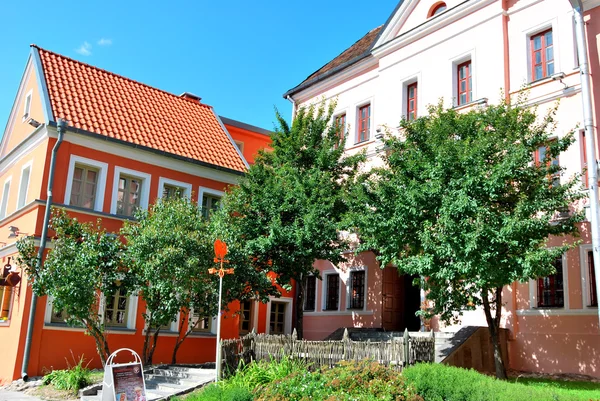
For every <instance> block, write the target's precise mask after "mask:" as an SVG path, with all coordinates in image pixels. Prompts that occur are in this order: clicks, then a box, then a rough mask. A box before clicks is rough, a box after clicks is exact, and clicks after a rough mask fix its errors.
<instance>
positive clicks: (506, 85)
mask: <svg viewBox="0 0 600 401" xmlns="http://www.w3.org/2000/svg"><path fill="white" fill-rule="evenodd" d="M508 19H509V17H508V0H502V40H503V42H504V100H505V101H506V103H510V52H509V48H508V44H509V41H508Z"/></svg>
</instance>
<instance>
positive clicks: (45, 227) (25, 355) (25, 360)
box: [21, 118, 67, 381]
mask: <svg viewBox="0 0 600 401" xmlns="http://www.w3.org/2000/svg"><path fill="white" fill-rule="evenodd" d="M66 128H67V122H66V121H65V120H63V119H61V118H59V119H58V122H57V124H56V129H57V131H58V140H57V141H56V143H55V144H54V148H52V156H51V157H50V171H49V172H48V195H47V198H46V210H45V212H44V223H43V225H42V237H41V238H40V248H39V250H38V255H37V261H36V267H35V268H36V270H39V269H41V268H42V265H43V262H42V258H43V257H44V251H45V250H46V238H47V237H48V224H49V222H50V209H51V207H52V187H53V185H54V167H55V166H56V154H57V153H58V148H59V147H60V144H61V143H62V141H63V137H64V133H65V131H66ZM36 307H37V295H35V292H32V294H31V306H30V307H29V321H28V323H27V337H26V338H25V350H24V351H23V365H22V366H21V377H22V378H23V380H24V381H27V379H29V375H28V374H27V368H28V366H29V354H30V352H31V340H32V338H33V326H34V323H35V310H36Z"/></svg>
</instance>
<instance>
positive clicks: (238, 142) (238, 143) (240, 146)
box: [233, 141, 244, 153]
mask: <svg viewBox="0 0 600 401" xmlns="http://www.w3.org/2000/svg"><path fill="white" fill-rule="evenodd" d="M233 142H234V143H235V146H237V148H238V149H239V151H240V153H244V142H242V141H233Z"/></svg>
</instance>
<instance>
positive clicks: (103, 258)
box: [17, 208, 133, 364]
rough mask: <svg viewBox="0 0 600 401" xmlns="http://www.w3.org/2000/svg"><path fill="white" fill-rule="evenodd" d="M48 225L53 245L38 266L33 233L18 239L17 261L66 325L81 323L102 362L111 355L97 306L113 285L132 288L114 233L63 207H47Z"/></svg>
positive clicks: (39, 294)
mask: <svg viewBox="0 0 600 401" xmlns="http://www.w3.org/2000/svg"><path fill="white" fill-rule="evenodd" d="M50 224H51V226H50V227H51V228H52V229H53V230H54V231H55V232H56V236H55V238H54V239H53V240H52V243H53V245H54V247H53V248H52V249H50V251H48V255H47V257H46V260H45V262H44V264H43V265H42V267H41V268H40V269H36V263H35V262H36V260H37V255H36V251H35V246H34V242H33V239H32V238H31V237H26V238H22V239H20V240H19V241H17V249H18V250H19V258H18V261H19V263H20V264H21V265H22V266H23V267H24V268H25V269H26V271H27V273H28V275H29V276H30V277H32V278H33V280H30V284H31V286H32V288H33V291H34V292H35V293H36V294H37V295H38V296H44V295H49V296H51V297H52V308H53V310H54V311H55V312H57V311H59V312H60V311H62V313H63V316H64V317H65V319H66V322H67V323H68V324H69V325H71V326H78V327H84V328H85V329H86V332H87V333H88V334H90V335H91V336H92V337H93V338H94V341H95V342H96V350H97V351H98V355H99V356H100V360H101V361H102V364H105V363H106V359H107V358H108V356H109V355H110V349H109V346H108V342H107V339H106V336H105V332H104V328H105V327H104V321H103V318H102V316H101V315H100V314H99V306H100V304H101V302H102V298H103V297H104V295H105V294H112V293H114V292H116V291H117V290H121V291H124V292H125V293H127V294H129V293H130V292H131V289H132V288H133V279H132V276H131V274H130V272H129V271H128V270H127V269H126V268H125V266H124V265H123V263H122V251H123V246H122V243H121V241H120V240H119V238H118V237H117V236H116V235H114V234H110V233H107V232H106V231H105V230H104V229H103V228H101V221H100V220H98V221H97V224H96V225H93V224H90V223H81V222H79V221H77V219H74V218H70V217H69V216H68V215H67V213H66V211H65V210H63V209H57V208H54V209H53V210H52V219H51V222H50Z"/></svg>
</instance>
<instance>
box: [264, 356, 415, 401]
mask: <svg viewBox="0 0 600 401" xmlns="http://www.w3.org/2000/svg"><path fill="white" fill-rule="evenodd" d="M255 395H256V397H257V399H258V400H261V401H274V400H348V401H350V400H390V401H391V400H397V401H401V400H406V401H418V400H422V398H421V397H419V396H418V395H417V394H416V392H415V391H414V389H413V388H411V386H409V385H408V384H407V383H406V381H405V379H404V378H403V377H402V376H401V375H400V373H399V372H397V371H394V370H392V369H390V368H386V367H385V366H382V365H380V364H378V363H376V362H371V361H368V360H366V361H362V362H342V363H340V365H339V366H337V367H335V368H333V369H322V370H321V371H319V372H308V370H306V368H303V369H297V370H296V371H295V372H292V373H291V374H290V375H288V376H287V377H285V378H283V379H281V380H278V381H273V382H271V383H269V384H267V385H265V386H263V387H258V388H257V389H255Z"/></svg>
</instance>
